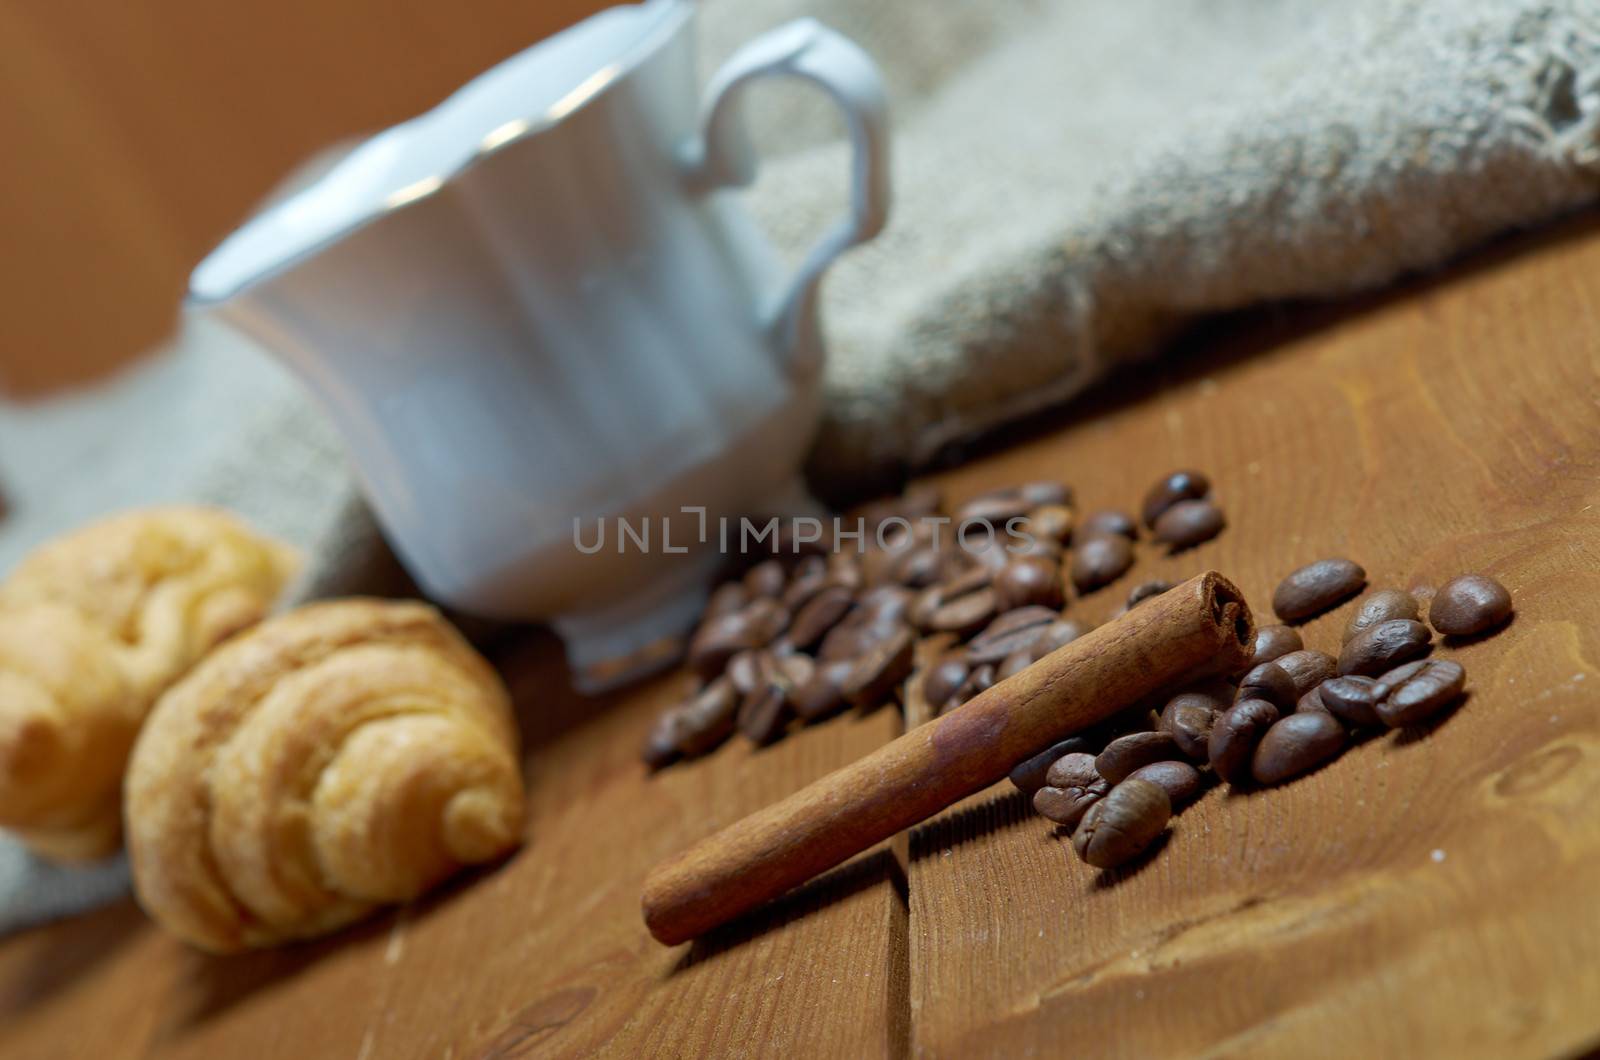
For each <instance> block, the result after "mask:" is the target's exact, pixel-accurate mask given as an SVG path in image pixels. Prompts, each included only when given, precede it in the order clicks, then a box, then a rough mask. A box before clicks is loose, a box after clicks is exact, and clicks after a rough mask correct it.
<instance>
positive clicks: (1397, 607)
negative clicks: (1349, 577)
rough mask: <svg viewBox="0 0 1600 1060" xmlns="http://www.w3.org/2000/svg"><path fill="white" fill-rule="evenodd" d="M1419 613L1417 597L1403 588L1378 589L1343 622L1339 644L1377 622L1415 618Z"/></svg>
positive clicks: (1352, 638) (1353, 637) (1346, 641)
mask: <svg viewBox="0 0 1600 1060" xmlns="http://www.w3.org/2000/svg"><path fill="white" fill-rule="evenodd" d="M1419 614H1420V605H1419V604H1418V603H1417V598H1416V597H1415V596H1412V595H1411V594H1410V593H1408V592H1406V591H1405V590H1404V589H1379V590H1378V591H1377V592H1375V593H1371V594H1369V595H1368V596H1367V597H1366V598H1365V599H1363V600H1362V601H1361V606H1360V607H1358V608H1357V609H1356V613H1355V614H1353V615H1351V616H1350V621H1349V622H1346V623H1345V626H1344V636H1343V639H1342V640H1341V641H1340V643H1341V644H1349V643H1350V642H1351V641H1352V640H1354V639H1355V638H1356V637H1358V636H1360V635H1361V634H1363V633H1365V632H1366V631H1367V630H1368V629H1369V628H1370V627H1372V626H1376V625H1377V624H1378V623H1379V622H1387V621H1389V620H1390V619H1394V618H1412V619H1414V618H1416V617H1418V615H1419Z"/></svg>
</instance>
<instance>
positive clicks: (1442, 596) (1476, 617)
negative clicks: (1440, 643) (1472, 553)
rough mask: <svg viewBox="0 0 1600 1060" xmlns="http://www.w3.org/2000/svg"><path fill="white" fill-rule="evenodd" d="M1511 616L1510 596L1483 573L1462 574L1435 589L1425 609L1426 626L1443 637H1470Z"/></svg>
mask: <svg viewBox="0 0 1600 1060" xmlns="http://www.w3.org/2000/svg"><path fill="white" fill-rule="evenodd" d="M1510 615H1511V594H1510V593H1509V592H1507V591H1506V587H1505V586H1504V585H1501V584H1500V583H1499V582H1497V581H1495V580H1494V579H1493V578H1491V577H1489V576H1488V575H1486V574H1463V575H1461V576H1460V577H1458V578H1451V579H1450V580H1449V581H1447V582H1445V583H1444V584H1443V585H1441V586H1440V587H1439V591H1438V592H1437V593H1435V594H1434V597H1433V603H1432V604H1431V605H1430V606H1429V607H1428V623H1429V624H1430V625H1431V626H1433V628H1434V629H1436V630H1438V631H1439V632H1440V633H1442V634H1444V635H1445V636H1447V637H1470V636H1472V635H1473V634H1474V633H1482V632H1483V631H1484V630H1486V629H1493V628H1494V627H1495V626H1498V625H1499V624H1500V623H1502V622H1504V621H1505V620H1506V619H1507V618H1508V617H1510Z"/></svg>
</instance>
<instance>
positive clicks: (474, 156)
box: [183, 0, 695, 309]
mask: <svg viewBox="0 0 1600 1060" xmlns="http://www.w3.org/2000/svg"><path fill="white" fill-rule="evenodd" d="M627 7H634V8H637V9H639V10H641V11H644V12H648V10H649V9H650V8H659V9H661V11H662V12H663V13H662V14H661V15H659V16H658V17H657V18H656V19H655V20H654V21H650V22H648V23H647V24H646V25H644V26H643V27H642V28H641V31H640V33H639V34H638V36H637V37H635V38H634V39H633V40H632V41H630V42H629V43H628V44H627V45H626V46H625V47H623V48H622V49H620V50H619V51H618V53H617V55H616V57H615V58H613V59H612V60H611V61H609V62H607V63H606V64H605V65H604V66H602V67H600V69H598V70H596V71H595V72H594V73H593V74H591V75H589V76H588V77H586V78H584V79H583V80H582V81H580V82H579V83H578V84H577V85H576V86H574V87H573V88H571V89H570V90H568V91H567V92H565V93H563V94H562V95H561V96H560V97H559V98H558V99H557V100H556V101H555V102H554V103H553V104H551V105H550V106H549V107H547V108H545V110H544V111H543V112H542V113H539V114H535V115H532V116H530V117H528V118H523V119H515V120H512V121H509V122H505V123H503V124H502V125H501V126H499V127H497V128H495V129H492V130H490V132H489V133H488V134H487V135H485V136H484V137H483V138H482V139H481V140H480V141H479V143H478V144H477V146H476V147H475V148H474V149H473V150H472V151H470V152H469V153H468V154H467V155H466V156H464V157H463V158H461V159H460V160H458V161H457V162H455V163H454V164H452V165H449V166H444V167H441V168H439V169H438V170H437V171H435V172H431V173H429V174H427V175H425V176H423V177H420V178H418V179H416V180H414V181H411V182H410V183H408V184H407V185H405V186H404V187H401V188H399V189H397V190H396V191H394V192H391V193H390V194H389V195H388V196H386V197H385V198H384V199H383V200H382V201H381V202H379V203H377V204H376V205H375V206H373V207H372V208H370V209H368V210H366V211H364V212H361V213H359V214H358V215H355V216H353V217H351V218H350V220H349V221H348V222H346V223H345V224H342V225H339V226H338V227H337V228H335V229H334V230H332V231H331V232H329V233H328V234H326V235H324V236H322V237H321V238H319V239H316V240H314V241H312V242H309V243H307V244H306V245H304V246H302V247H299V248H298V249H296V250H294V251H293V252H291V253H288V254H285V255H283V256H282V257H281V258H278V259H277V260H268V261H265V262H258V263H256V264H255V266H254V267H253V268H246V269H241V270H239V273H240V274H239V275H235V276H232V277H230V278H229V280H228V282H225V283H219V284H216V285H214V286H210V287H207V285H206V281H205V280H204V278H203V277H202V273H204V272H206V271H208V266H211V267H212V268H215V262H216V261H217V260H218V257H219V255H220V254H221V253H223V252H224V251H225V250H226V248H227V247H228V245H229V242H230V241H232V240H235V239H237V238H238V237H239V236H240V235H241V233H243V232H245V230H246V229H247V228H249V226H250V225H252V224H255V223H258V222H262V221H263V219H264V218H266V217H268V216H269V215H270V214H271V213H272V212H273V211H275V210H278V209H281V208H285V207H287V206H289V205H290V204H292V203H293V202H294V201H295V200H296V199H298V198H299V197H301V196H304V195H309V194H310V193H311V192H312V190H313V189H315V188H316V187H317V185H318V184H319V183H321V181H322V179H324V178H326V177H327V176H328V175H329V174H330V173H332V172H333V171H334V170H335V169H337V167H338V164H339V163H338V162H335V163H334V164H333V165H332V166H330V167H328V169H327V170H325V171H324V173H323V174H322V175H321V177H319V178H318V179H317V180H316V181H313V182H312V183H311V184H308V185H307V186H306V187H304V188H301V189H299V190H297V191H296V192H294V193H293V194H291V195H289V196H286V197H284V198H282V199H279V200H277V201H275V202H273V203H272V204H271V205H270V206H268V207H266V208H264V209H260V210H257V211H256V212H255V213H254V214H253V215H252V216H251V217H250V218H248V219H247V220H245V221H244V222H243V223H241V224H240V225H239V226H237V227H236V228H235V229H234V230H233V231H232V232H230V233H229V234H228V236H226V237H224V239H223V240H222V241H221V242H219V243H218V244H217V245H216V246H215V247H213V248H212V250H211V252H210V253H209V254H208V255H207V256H206V257H205V259H203V260H202V261H201V262H200V264H199V265H197V266H196V267H195V268H194V270H193V271H192V272H191V273H190V275H189V283H188V285H187V287H186V290H185V293H184V298H183V305H184V307H185V308H192V309H203V308H206V307H211V306H216V305H218V304H220V303H223V302H226V301H228V300H229V299H231V298H234V297H235V296H237V295H239V294H242V293H244V292H245V291H247V290H249V289H250V288H252V287H255V286H258V285H259V284H261V283H263V282H265V281H267V280H269V279H272V278H273V277H276V276H279V275H282V274H283V273H285V272H287V271H289V270H291V269H293V268H295V267H296V266H298V265H300V264H302V263H304V262H306V261H308V260H310V259H311V258H314V257H316V256H317V255H319V254H321V253H322V252H323V251H324V250H327V249H328V248H329V247H331V246H333V245H334V244H335V243H339V242H341V241H343V240H345V239H347V238H349V237H350V236H352V235H354V234H355V233H357V232H359V231H360V230H362V229H364V228H366V227H367V226H368V225H371V224H373V223H375V222H377V221H379V220H382V219H383V218H386V217H389V216H392V215H394V214H397V213H400V212H403V211H405V210H407V209H410V208H411V207H414V206H417V205H420V204H421V203H424V202H426V201H427V200H429V199H431V198H433V197H434V196H435V195H437V194H438V193H439V192H440V191H442V190H443V189H444V188H445V186H446V185H448V184H450V183H451V182H452V181H454V180H455V179H456V178H458V177H460V176H461V175H463V174H464V173H466V172H468V171H469V170H471V169H473V168H475V167H476V166H478V165H479V164H481V163H483V162H485V161H486V160H488V159H490V158H493V157H494V156H495V155H497V154H500V153H501V152H502V151H505V150H507V149H508V148H511V147H513V146H516V145H518V144H521V143H523V142H525V141H527V140H531V139H533V138H535V137H537V136H539V135H540V134H542V133H546V132H549V131H550V130H552V129H554V128H556V127H558V126H560V125H562V124H564V123H566V122H567V121H569V120H573V119H575V118H577V117H578V116H579V115H581V114H583V113H584V112H585V111H587V110H588V109H590V108H591V107H592V106H593V105H594V104H595V103H596V102H597V101H598V100H599V99H601V98H602V97H604V96H606V95H608V94H609V93H610V92H611V90H612V89H614V88H615V87H616V86H617V85H618V84H619V83H621V82H622V81H624V80H626V79H627V78H628V77H629V76H631V75H632V74H633V73H634V72H635V71H636V70H637V69H638V68H639V66H640V65H641V64H643V62H644V61H645V60H646V59H647V58H649V57H650V56H652V55H654V54H655V53H656V51H657V50H658V49H659V48H660V47H661V46H662V45H663V44H664V43H665V42H666V41H668V40H670V39H671V38H672V37H674V36H675V35H676V34H677V33H678V32H679V31H680V30H681V29H682V28H683V26H684V24H685V23H686V22H688V21H690V20H691V19H692V18H693V17H694V13H695V11H694V7H695V5H694V4H693V3H692V2H690V0H644V2H643V3H640V4H622V5H617V6H614V7H610V8H606V9H604V10H602V11H599V12H596V14H595V15H592V16H590V18H588V19H585V20H583V21H582V22H578V23H575V24H573V25H571V26H568V27H566V28H565V29H563V30H561V31H560V32H558V33H555V34H553V35H552V36H550V37H547V38H545V39H544V40H543V41H540V42H538V43H536V44H534V45H531V46H530V48H528V49H524V50H523V51H521V52H518V53H517V54H516V55H514V56H512V57H510V58H509V59H506V60H504V61H503V62H502V63H499V64H496V66H495V67H491V68H490V69H491V70H493V69H497V68H499V67H501V66H505V65H509V64H511V63H515V62H517V61H518V60H520V59H523V58H524V57H525V56H526V54H527V52H528V51H529V50H532V49H535V48H541V47H547V46H548V47H558V46H559V45H560V44H561V42H562V40H563V39H564V38H565V39H570V38H571V37H572V35H573V34H574V33H575V32H576V31H578V30H579V29H580V28H581V27H582V26H584V25H585V24H586V23H588V22H591V21H593V20H594V19H596V18H599V17H601V16H603V15H606V14H608V13H611V12H615V11H617V10H619V9H622V8H627ZM489 72H490V71H485V72H484V74H480V75H478V77H475V78H473V79H472V80H471V81H468V82H467V83H466V84H464V85H462V86H460V87H459V88H457V89H456V91H454V92H452V93H451V94H450V95H449V96H448V97H446V98H445V100H443V101H441V102H440V103H439V104H437V105H436V106H435V107H432V108H430V109H429V110H428V111H424V112H423V113H422V114H419V115H416V116H414V117H412V118H409V119H407V120H406V121H403V122H398V123H396V124H395V125H391V126H389V127H388V128H387V129H384V130H382V131H380V132H378V133H374V134H373V135H372V136H368V137H365V138H363V139H362V141H361V143H360V144H357V145H355V146H353V147H351V148H350V151H351V152H353V151H355V150H358V149H359V148H360V146H361V145H362V144H366V143H370V142H371V141H372V140H374V139H377V138H378V137H381V136H384V135H385V134H387V133H390V132H393V131H394V130H396V129H399V128H401V127H402V126H405V125H407V124H409V123H411V122H413V121H416V120H418V119H419V118H421V117H424V116H425V115H427V114H429V113H432V112H433V111H436V110H438V109H439V108H441V107H444V106H445V105H446V104H448V103H449V102H450V101H451V100H453V99H455V98H456V97H457V96H458V95H459V94H460V93H461V92H462V91H464V90H466V89H467V88H468V87H469V86H471V85H472V84H474V83H475V82H476V81H478V80H479V79H480V78H482V77H483V76H485V75H486V74H488V73H489ZM347 154H348V152H347ZM342 160H343V159H342V158H341V160H340V161H342Z"/></svg>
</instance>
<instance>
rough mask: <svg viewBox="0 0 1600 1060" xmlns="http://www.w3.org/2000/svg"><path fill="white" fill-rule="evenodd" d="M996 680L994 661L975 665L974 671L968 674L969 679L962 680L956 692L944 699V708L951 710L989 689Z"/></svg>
mask: <svg viewBox="0 0 1600 1060" xmlns="http://www.w3.org/2000/svg"><path fill="white" fill-rule="evenodd" d="M994 682H995V676H994V665H993V664H992V663H983V664H981V665H977V666H974V667H973V668H972V672H971V673H969V674H967V679H966V680H965V681H963V682H961V686H960V687H959V688H957V689H956V691H955V694H954V695H952V696H951V697H950V698H949V699H947V700H945V701H944V707H943V709H944V710H951V709H953V708H955V707H959V706H960V705H961V704H963V703H965V702H966V701H967V700H969V699H971V698H972V697H973V696H976V695H978V694H979V693H980V692H987V691H989V689H990V688H992V687H993V686H994Z"/></svg>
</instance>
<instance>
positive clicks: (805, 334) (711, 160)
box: [680, 18, 889, 375]
mask: <svg viewBox="0 0 1600 1060" xmlns="http://www.w3.org/2000/svg"><path fill="white" fill-rule="evenodd" d="M762 77H798V78H803V79H804V80H807V81H810V82H811V83H812V84H814V85H816V86H817V87H819V88H821V89H822V90H823V91H825V92H827V93H828V95H830V96H832V97H833V100H834V102H835V103H837V104H838V105H839V109H840V110H842V111H843V112H844V117H845V123H846V125H847V127H848V128H849V131H850V145H851V153H852V158H851V166H850V212H849V214H848V215H846V216H845V217H844V218H842V219H841V220H839V221H838V222H836V223H835V224H834V225H833V226H832V227H831V228H829V229H828V231H827V232H826V233H824V234H823V236H822V238H821V239H820V240H818V241H817V242H816V243H815V244H814V245H813V246H812V247H811V250H810V251H809V252H808V253H807V254H806V256H805V260H804V261H803V262H801V265H800V268H799V270H798V271H797V272H796V273H795V276H794V278H793V279H792V280H790V282H789V284H788V286H787V287H786V288H785V289H783V290H782V291H780V293H779V296H778V298H777V300H776V302H775V303H774V304H773V305H770V306H763V307H762V319H763V320H765V321H766V322H767V327H768V329H769V333H770V335H771V337H772V339H773V341H774V343H775V344H776V346H777V348H778V349H779V350H781V351H783V354H784V356H785V357H786V358H787V360H788V363H789V369H790V371H791V372H792V373H793V374H795V375H805V374H809V373H811V372H814V371H815V370H816V369H817V368H818V367H819V363H818V355H819V353H820V351H821V343H820V342H819V341H818V336H817V335H816V333H815V332H816V319H817V313H816V302H817V287H818V284H819V283H820V282H821V280H822V274H823V273H824V272H826V271H827V269H828V266H829V265H831V264H833V260H834V259H835V258H837V257H838V256H839V255H840V254H842V253H844V252H845V251H846V250H848V249H850V248H851V247H853V246H855V245H856V244H858V243H863V242H866V241H867V240H869V239H871V238H872V237H873V236H875V235H877V234H878V233H879V232H881V231H882V230H883V226H884V222H885V221H887V220H888V216H889V116H888V104H887V97H886V93H885V92H884V87H883V78H882V76H881V75H880V74H879V72H878V68H877V66H876V65H874V63H873V62H872V59H871V58H869V57H868V55H867V53H866V52H864V51H862V50H861V48H860V47H859V46H858V45H857V44H856V43H855V42H854V41H851V40H850V39H849V38H847V37H843V36H841V35H840V34H838V33H835V32H834V31H833V30H831V29H828V28H827V27H826V26H824V25H822V24H821V23H820V22H817V21H816V20H814V19H809V18H802V19H796V20H795V21H793V22H789V23H786V24H785V25H782V26H779V27H778V28H777V29H774V30H771V31H770V32H767V33H763V34H762V35H761V36H759V37H757V38H756V39H754V40H752V41H750V42H749V43H748V44H746V45H745V46H744V47H742V48H740V49H739V50H738V51H737V52H735V53H734V54H733V56H732V57H731V58H729V60H728V61H727V62H726V63H724V64H723V66H722V68H721V69H720V70H718V71H717V73H716V76H715V77H713V78H712V79H711V84H710V86H709V87H708V89H707V92H706V102H705V106H704V110H703V117H702V120H701V128H702V133H701V135H699V136H698V137H696V138H694V139H693V140H691V141H689V142H688V143H686V144H685V145H684V146H683V148H682V149H681V150H680V159H681V161H682V163H683V165H684V167H685V171H686V174H687V177H688V181H689V185H690V188H691V189H692V190H693V191H695V192H697V193H705V192H709V191H712V190H715V189H717V188H723V187H744V186H747V185H749V184H750V183H752V182H753V181H754V180H755V176H756V155H755V151H754V149H753V148H752V147H751V144H750V137H749V134H748V133H747V132H746V130H745V128H744V123H743V122H742V121H741V120H740V119H739V115H738V114H737V113H736V111H737V103H738V100H739V97H740V94H741V92H740V90H741V89H743V88H744V87H745V86H746V85H748V84H750V83H751V82H753V81H755V80H756V79H757V78H762Z"/></svg>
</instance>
